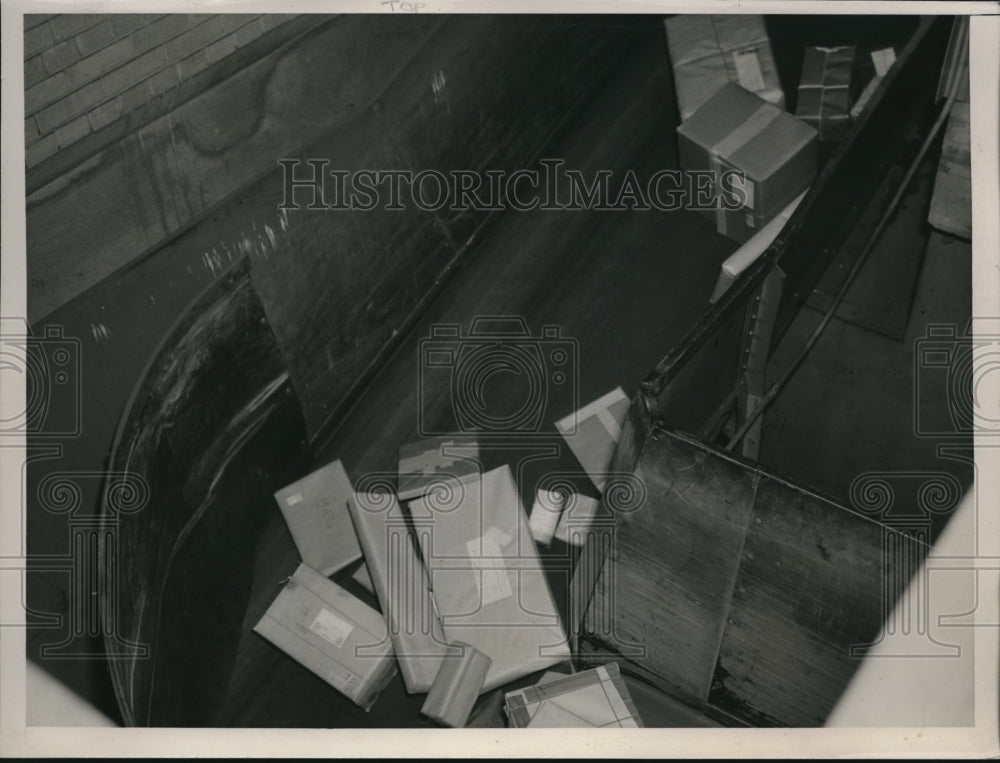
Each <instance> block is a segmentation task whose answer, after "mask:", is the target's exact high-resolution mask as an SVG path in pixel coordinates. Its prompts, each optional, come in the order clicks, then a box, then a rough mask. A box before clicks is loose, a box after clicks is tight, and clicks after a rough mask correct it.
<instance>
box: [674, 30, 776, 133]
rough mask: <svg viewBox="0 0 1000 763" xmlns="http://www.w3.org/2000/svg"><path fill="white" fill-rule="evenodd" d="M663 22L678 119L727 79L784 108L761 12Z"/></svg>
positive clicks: (694, 108)
mask: <svg viewBox="0 0 1000 763" xmlns="http://www.w3.org/2000/svg"><path fill="white" fill-rule="evenodd" d="M663 24H664V26H665V27H666V30H667V46H668V48H669V51H670V63H671V65H672V66H673V70H674V86H675V87H676V90H677V105H678V107H679V108H680V112H681V121H682V122H683V121H685V120H687V119H688V118H689V117H691V115H692V114H694V113H695V112H696V111H697V110H698V109H699V108H701V106H702V105H703V104H704V103H705V102H706V101H708V100H709V99H710V98H711V97H712V96H713V95H715V94H716V93H717V92H719V90H721V89H722V87H723V86H724V85H726V84H727V83H729V82H735V83H737V84H739V85H741V86H742V87H744V88H746V89H747V90H749V91H750V92H753V93H756V94H757V95H759V96H760V97H761V98H763V99H764V100H766V101H767V102H768V103H772V104H774V105H775V106H778V107H779V108H784V105H785V93H784V91H783V90H782V89H781V82H780V80H779V79H778V69H777V67H776V66H775V63H774V55H773V53H772V52H771V42H770V40H769V39H768V36H767V28H766V27H765V26H764V17H763V16H755V15H750V14H725V15H714V16H708V15H679V16H673V17H672V18H668V19H664V21H663Z"/></svg>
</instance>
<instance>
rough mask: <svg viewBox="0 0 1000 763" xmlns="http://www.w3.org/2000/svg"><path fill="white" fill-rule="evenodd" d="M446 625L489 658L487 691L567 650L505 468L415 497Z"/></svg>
mask: <svg viewBox="0 0 1000 763" xmlns="http://www.w3.org/2000/svg"><path fill="white" fill-rule="evenodd" d="M409 509H410V515H411V517H412V519H413V523H414V525H415V526H416V527H417V533H418V537H419V538H420V541H421V550H422V552H423V555H424V560H425V562H426V564H427V570H428V572H429V574H430V579H431V589H432V590H433V592H434V599H435V601H436V602H437V609H438V613H439V614H440V616H441V625H442V627H443V628H444V633H445V636H446V637H447V638H448V640H449V641H454V642H463V643H466V644H471V645H472V646H473V647H475V648H476V649H477V650H479V651H480V652H482V653H483V654H484V655H486V656H487V657H489V658H490V659H491V660H492V665H491V667H490V670H489V674H488V675H487V677H486V681H485V684H484V686H483V690H484V691H487V690H489V689H493V688H496V687H497V686H501V685H503V684H505V683H507V682H509V681H513V680H515V679H517V678H520V677H522V676H525V675H528V674H529V673H533V672H535V671H536V670H542V669H543V668H547V667H549V666H551V665H555V664H556V663H558V662H561V661H562V660H565V659H568V658H569V656H570V652H569V645H568V643H567V638H566V631H565V629H564V628H563V624H562V621H561V620H560V617H559V614H558V611H557V609H556V606H555V602H554V600H553V598H552V592H551V591H550V590H549V585H548V581H547V580H546V578H545V573H544V571H543V569H542V564H541V562H540V560H539V558H538V552H537V549H536V548H535V542H534V540H533V539H532V537H531V533H530V531H529V528H528V520H527V517H525V514H524V508H523V506H522V505H521V499H520V496H519V495H518V492H517V487H516V485H515V483H514V478H513V475H512V474H511V471H510V468H509V467H508V466H502V467H500V468H498V469H494V470H492V471H490V472H487V473H486V474H484V475H482V477H481V478H476V477H469V478H466V479H465V480H462V481H461V482H456V483H454V484H453V491H452V494H451V495H450V496H442V495H428V496H425V497H423V498H420V499H417V500H415V501H412V502H411V503H410V505H409Z"/></svg>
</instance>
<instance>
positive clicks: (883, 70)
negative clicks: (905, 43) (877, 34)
mask: <svg viewBox="0 0 1000 763" xmlns="http://www.w3.org/2000/svg"><path fill="white" fill-rule="evenodd" d="M872 63H873V64H874V65H875V73H876V74H877V75H878V76H879V77H884V76H885V75H886V74H888V73H889V69H891V68H892V65H893V64H894V63H896V51H894V50H893V49H892V48H883V49H882V50H873V51H872Z"/></svg>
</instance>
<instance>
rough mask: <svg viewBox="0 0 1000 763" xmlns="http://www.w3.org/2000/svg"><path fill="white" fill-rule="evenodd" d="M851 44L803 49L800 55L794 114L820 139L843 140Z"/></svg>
mask: <svg viewBox="0 0 1000 763" xmlns="http://www.w3.org/2000/svg"><path fill="white" fill-rule="evenodd" d="M853 70H854V46H852V45H842V46H840V47H835V48H819V47H814V48H806V49H805V53H804V55H803V57H802V74H801V75H800V77H799V92H798V100H797V102H796V104H795V116H797V117H798V118H799V119H801V120H802V121H804V122H805V123H806V124H809V125H812V126H813V127H815V128H816V130H817V132H818V133H819V139H820V140H824V141H839V140H843V139H844V137H845V136H846V135H847V133H848V131H849V130H850V127H851V74H852V72H853Z"/></svg>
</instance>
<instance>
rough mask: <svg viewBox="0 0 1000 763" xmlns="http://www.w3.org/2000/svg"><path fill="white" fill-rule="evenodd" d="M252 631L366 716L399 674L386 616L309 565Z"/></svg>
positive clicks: (302, 566)
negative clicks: (353, 703)
mask: <svg viewBox="0 0 1000 763" xmlns="http://www.w3.org/2000/svg"><path fill="white" fill-rule="evenodd" d="M253 629H254V631H256V632H257V633H259V634H260V635H261V636H263V637H264V638H266V639H267V640H268V641H270V642H271V643H272V644H274V645H275V646H276V647H278V648H279V649H281V650H282V651H283V652H285V653H286V654H287V655H289V656H290V657H292V658H293V659H294V660H296V661H297V662H299V663H301V664H302V665H304V666H305V667H307V668H309V670H311V671H312V672H313V673H315V674H316V675H318V676H319V677H320V678H322V679H323V680H324V681H326V682H327V683H328V684H330V685H331V686H333V687H334V688H335V689H337V690H338V691H339V692H341V693H342V694H344V695H346V696H347V697H348V698H350V699H351V700H352V701H353V702H355V703H356V704H357V705H359V706H360V707H362V708H363V709H364V710H366V711H367V710H370V709H371V707H372V705H374V704H375V700H376V699H378V695H379V692H381V691H382V689H383V688H385V685H386V684H387V683H389V681H390V680H391V679H392V677H393V676H394V675H395V674H396V663H395V661H394V660H393V659H392V643H391V642H390V640H389V634H388V633H387V631H386V627H385V621H384V620H383V619H382V616H381V615H380V614H379V613H378V612H376V611H375V610H374V609H372V608H371V607H369V606H367V605H366V604H365V603H364V602H362V601H360V600H359V599H357V598H356V597H354V596H351V594H349V593H348V592H347V591H345V590H344V589H343V588H341V587H340V586H338V585H337V584H336V583H334V582H333V581H332V580H330V579H328V578H325V577H323V576H322V575H321V574H319V573H318V572H316V571H315V570H313V569H311V568H310V567H308V566H307V565H305V564H300V565H299V567H298V569H297V570H296V571H295V574H294V575H292V577H291V579H290V580H289V581H288V583H287V584H286V585H285V587H284V588H283V589H282V590H281V592H280V593H279V594H278V597H277V598H276V599H275V600H274V601H273V602H272V603H271V606H270V607H268V610H267V612H265V613H264V616H263V617H262V618H261V619H260V622H258V623H257V624H256V625H255V626H254V628H253Z"/></svg>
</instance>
